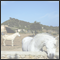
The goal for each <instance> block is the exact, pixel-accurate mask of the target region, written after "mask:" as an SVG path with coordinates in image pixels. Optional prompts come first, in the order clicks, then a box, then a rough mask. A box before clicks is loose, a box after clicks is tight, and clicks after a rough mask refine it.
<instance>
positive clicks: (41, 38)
mask: <svg viewBox="0 0 60 60" xmlns="http://www.w3.org/2000/svg"><path fill="white" fill-rule="evenodd" d="M24 39H25V38H24ZM24 39H23V40H24ZM25 40H26V39H25ZM28 40H30V42H29V41H28ZM28 40H26V44H22V48H23V49H22V50H23V51H25V50H26V51H33V52H38V51H41V49H42V48H43V46H44V45H45V46H46V48H47V53H48V57H49V58H53V57H54V55H55V52H56V47H55V45H56V41H57V40H56V38H54V37H53V36H51V35H49V34H47V33H41V34H37V35H36V36H34V38H33V39H30V38H28ZM22 42H23V43H24V41H22ZM23 45H24V47H23ZM27 45H28V47H27Z"/></svg>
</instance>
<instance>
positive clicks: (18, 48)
mask: <svg viewBox="0 0 60 60" xmlns="http://www.w3.org/2000/svg"><path fill="white" fill-rule="evenodd" d="M11 34H12V33H10V34H9V35H11ZM20 35H21V36H20V37H19V36H17V37H16V38H15V40H14V43H13V45H14V46H13V47H12V42H11V41H6V42H5V44H6V46H4V45H3V39H2V38H1V51H22V39H23V38H24V37H27V36H30V35H33V34H20ZM43 50H46V47H43ZM56 51H59V47H57V50H56Z"/></svg>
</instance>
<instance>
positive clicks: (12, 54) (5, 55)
mask: <svg viewBox="0 0 60 60" xmlns="http://www.w3.org/2000/svg"><path fill="white" fill-rule="evenodd" d="M57 55H59V53H57ZM1 59H49V58H48V57H47V53H45V52H42V51H40V52H23V51H1ZM54 59H59V57H58V56H55V57H54Z"/></svg>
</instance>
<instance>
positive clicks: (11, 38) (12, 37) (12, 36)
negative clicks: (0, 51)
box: [2, 33, 20, 46]
mask: <svg viewBox="0 0 60 60" xmlns="http://www.w3.org/2000/svg"><path fill="white" fill-rule="evenodd" d="M16 36H20V34H19V33H14V34H12V35H3V36H2V38H3V43H4V46H5V41H6V40H11V41H12V46H13V41H14V39H15V37H16Z"/></svg>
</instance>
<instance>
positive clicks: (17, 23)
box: [2, 17, 59, 33]
mask: <svg viewBox="0 0 60 60" xmlns="http://www.w3.org/2000/svg"><path fill="white" fill-rule="evenodd" d="M2 25H8V26H9V27H13V28H18V29H26V30H31V31H32V30H33V31H36V30H41V31H42V27H43V28H44V29H46V30H53V31H57V32H58V33H59V27H53V26H46V25H42V24H40V22H36V21H35V22H34V23H29V22H25V21H22V20H18V19H15V18H11V17H10V19H9V20H7V21H5V22H3V23H2Z"/></svg>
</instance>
